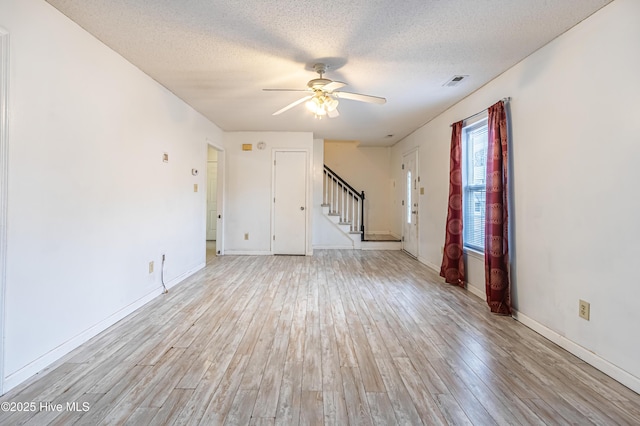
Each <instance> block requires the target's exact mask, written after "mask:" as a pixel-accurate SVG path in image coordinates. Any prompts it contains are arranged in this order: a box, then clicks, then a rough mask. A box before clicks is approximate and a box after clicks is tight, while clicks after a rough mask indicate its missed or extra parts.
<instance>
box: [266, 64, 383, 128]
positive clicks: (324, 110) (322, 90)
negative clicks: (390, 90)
mask: <svg viewBox="0 0 640 426" xmlns="http://www.w3.org/2000/svg"><path fill="white" fill-rule="evenodd" d="M313 69H314V71H315V72H317V73H318V75H319V78H314V79H312V80H309V82H308V83H307V89H303V90H300V89H264V90H266V91H279V92H300V91H310V92H312V94H310V95H307V96H305V97H303V98H302V99H298V100H297V101H295V102H292V103H290V104H289V105H287V106H286V107H284V108H282V109H280V110H278V111H276V112H274V113H273V114H272V115H279V114H282V113H283V112H285V111H288V110H290V109H291V108H293V107H295V106H297V105H300V104H301V103H303V102H304V103H305V106H306V107H307V109H308V110H309V111H311V112H312V113H313V114H314V116H315V117H316V118H322V117H324V116H327V117H329V118H334V117H337V116H339V115H340V113H339V112H338V99H339V98H341V99H349V100H353V101H359V102H367V103H374V104H380V105H381V104H384V103H386V102H387V100H386V99H385V98H381V97H378V96H371V95H362V94H359V93H351V92H341V91H338V89H340V88H342V87H344V86H346V85H347V83H343V82H341V81H333V80H329V79H328V78H324V74H325V73H326V71H327V65H326V64H315V65H314V66H313Z"/></svg>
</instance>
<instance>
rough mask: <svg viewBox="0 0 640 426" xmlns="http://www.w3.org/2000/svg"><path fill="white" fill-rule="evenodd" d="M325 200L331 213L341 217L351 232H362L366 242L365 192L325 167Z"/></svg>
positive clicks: (341, 220)
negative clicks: (359, 190) (356, 188)
mask: <svg viewBox="0 0 640 426" xmlns="http://www.w3.org/2000/svg"><path fill="white" fill-rule="evenodd" d="M323 187H324V199H323V204H324V205H327V206H329V209H330V211H329V213H330V214H334V215H339V216H340V222H341V223H344V224H349V225H350V226H351V232H360V233H361V239H362V240H364V191H361V192H358V191H356V190H355V189H354V188H353V187H352V186H351V185H349V184H348V183H347V182H346V181H345V180H344V179H342V178H341V177H340V176H338V175H337V174H336V173H335V172H334V171H333V170H331V169H330V168H329V167H327V166H324V182H323Z"/></svg>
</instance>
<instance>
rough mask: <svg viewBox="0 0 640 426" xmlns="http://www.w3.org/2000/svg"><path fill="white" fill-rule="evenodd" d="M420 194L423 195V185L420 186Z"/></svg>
mask: <svg viewBox="0 0 640 426" xmlns="http://www.w3.org/2000/svg"><path fill="white" fill-rule="evenodd" d="M420 195H424V186H423V187H421V188H420Z"/></svg>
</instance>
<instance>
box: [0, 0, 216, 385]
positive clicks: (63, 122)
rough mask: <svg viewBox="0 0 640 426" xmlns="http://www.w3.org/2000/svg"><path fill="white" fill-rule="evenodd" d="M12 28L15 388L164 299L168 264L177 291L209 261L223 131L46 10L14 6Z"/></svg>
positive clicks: (11, 347) (10, 334) (9, 15)
mask: <svg viewBox="0 0 640 426" xmlns="http://www.w3.org/2000/svg"><path fill="white" fill-rule="evenodd" d="M0 26H1V27H4V28H6V30H8V32H9V34H10V51H11V55H10V73H11V75H10V86H9V197H8V198H9V209H8V223H9V227H8V255H7V263H8V265H7V271H6V275H7V288H6V294H5V297H6V299H5V304H6V319H5V339H6V340H5V351H6V353H5V365H4V367H5V368H4V372H5V377H4V380H5V383H4V385H5V388H4V390H5V391H6V390H8V389H10V388H11V387H13V386H15V385H16V384H18V383H20V382H21V381H23V380H24V379H26V378H27V377H29V376H31V375H33V374H34V373H36V372H37V371H39V370H40V369H42V368H43V367H45V366H46V365H48V364H50V363H51V362H53V361H54V360H56V359H58V358H59V357H61V356H62V355H64V354H65V353H67V352H68V351H70V350H71V349H73V348H75V347H77V346H78V345H79V344H81V343H82V342H84V341H85V340H87V339H88V338H90V337H91V336H93V335H95V334H97V333H98V332H99V331H101V330H102V329H104V328H106V327H107V326H109V325H111V324H113V323H114V322H116V321H117V320H118V319H120V318H121V317H122V316H124V315H126V314H127V313H129V312H131V311H132V310H134V309H135V308H137V307H139V306H141V305H142V304H143V303H145V302H146V301H148V300H150V299H151V298H153V297H155V296H157V295H159V294H160V292H161V282H160V266H161V254H163V253H165V254H166V256H167V266H166V274H165V276H166V280H167V281H169V285H173V284H175V283H177V282H178V281H180V280H181V279H182V278H184V277H185V276H187V275H189V274H191V273H192V272H194V271H195V270H197V269H199V268H201V267H202V266H203V265H204V262H205V239H204V235H205V206H206V199H205V192H204V188H205V187H206V184H205V176H206V173H200V174H199V176H197V177H194V176H192V175H191V169H192V168H196V169H199V170H206V158H207V156H206V153H207V148H206V144H205V140H206V139H207V138H208V139H209V140H211V141H218V140H220V139H221V135H222V132H221V130H220V129H219V128H218V127H216V126H215V125H214V124H212V123H211V122H210V121H208V120H206V119H205V118H204V117H202V116H201V115H200V114H198V113H196V112H195V111H194V110H192V109H191V108H190V107H189V106H187V105H186V104H184V103H183V102H182V101H180V100H179V99H177V98H176V97H175V96H174V95H173V94H171V93H170V92H169V91H167V90H166V89H164V88H163V87H161V86H160V85H158V84H157V83H156V82H155V81H153V80H152V79H151V78H149V77H148V76H146V75H145V74H143V73H142V72H141V71H140V70H138V69H137V68H135V67H134V66H133V65H131V64H130V63H128V62H127V61H125V60H124V59H123V58H122V57H120V56H118V55H117V54H116V53H114V52H113V51H112V50H110V49H109V48H107V47H105V46H104V45H103V44H101V43H100V42H99V41H98V40H96V39H95V38H94V37H92V36H91V35H89V34H87V33H86V32H85V31H84V30H82V29H81V28H80V27H78V26H77V25H76V24H74V23H73V22H71V21H70V20H68V19H67V18H66V17H64V16H63V15H62V14H60V13H59V12H58V11H57V10H55V9H53V8H52V7H51V6H50V5H49V4H47V3H46V2H44V1H41V0H8V1H7V0H3V1H2V2H0ZM163 152H167V153H168V154H169V162H168V163H163V161H162V155H163ZM195 183H197V184H198V185H199V186H200V188H202V189H203V190H202V191H200V192H197V193H196V192H194V191H193V185H194V184H195ZM150 261H154V262H155V272H154V273H152V274H149V272H148V267H149V266H148V265H149V262H150Z"/></svg>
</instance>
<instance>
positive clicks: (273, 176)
mask: <svg viewBox="0 0 640 426" xmlns="http://www.w3.org/2000/svg"><path fill="white" fill-rule="evenodd" d="M277 152H304V153H305V154H306V158H307V161H306V162H305V194H306V195H305V203H306V207H305V212H304V214H305V228H306V229H305V233H304V234H305V237H304V250H305V254H306V255H307V256H310V255H312V254H313V252H312V251H311V250H310V249H309V238H310V233H311V216H310V213H309V212H310V211H311V210H313V209H311V208H310V207H309V206H313V201H312V200H311V196H312V191H311V187H310V186H311V179H310V176H309V171H310V170H311V167H312V165H313V164H312V161H313V157H312V155H311V153H310V152H309V150H308V149H301V148H292V149H286V148H274V149H273V150H272V151H271V165H272V166H273V164H274V163H275V161H276V153H277ZM275 196H276V168H275V167H271V200H273V199H274V197H275ZM275 222H276V215H275V204H274V203H273V202H272V203H271V248H270V250H271V254H272V255H273V254H274V243H273V241H274V240H273V237H274V232H275V229H276V223H275Z"/></svg>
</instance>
